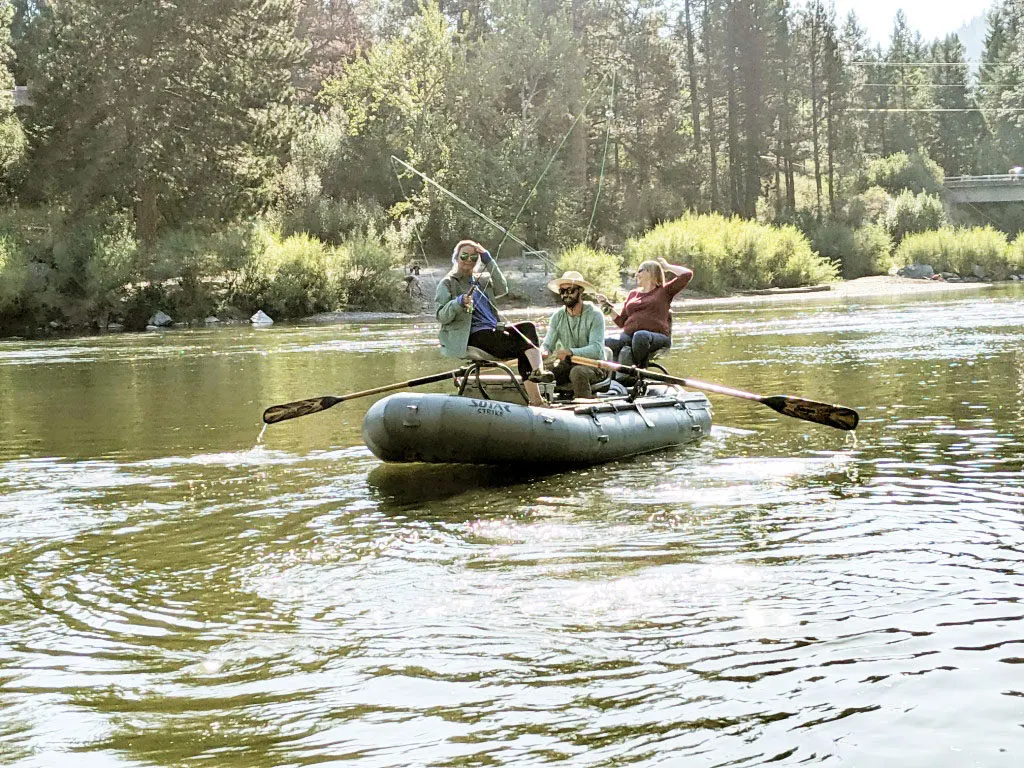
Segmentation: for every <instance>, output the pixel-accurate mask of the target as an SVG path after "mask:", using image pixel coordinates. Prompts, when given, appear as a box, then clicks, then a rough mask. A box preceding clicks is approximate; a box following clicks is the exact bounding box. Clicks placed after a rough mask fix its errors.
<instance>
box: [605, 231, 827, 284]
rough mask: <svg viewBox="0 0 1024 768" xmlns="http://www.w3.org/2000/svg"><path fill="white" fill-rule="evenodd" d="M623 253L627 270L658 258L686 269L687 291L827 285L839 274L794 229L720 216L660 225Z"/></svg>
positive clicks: (627, 245)
mask: <svg viewBox="0 0 1024 768" xmlns="http://www.w3.org/2000/svg"><path fill="white" fill-rule="evenodd" d="M625 255H626V262H627V264H629V265H630V266H631V267H635V265H637V264H639V263H640V262H641V261H643V260H644V259H657V258H664V259H665V260H666V261H668V262H669V263H672V264H683V265H685V266H689V267H691V268H692V269H693V271H694V278H693V281H692V282H691V287H693V288H695V289H697V290H702V291H707V292H709V293H713V294H724V293H727V292H729V291H732V290H744V289H747V290H749V289H758V288H769V287H777V288H793V287H796V286H801V285H811V284H817V283H824V282H831V281H833V280H835V279H836V278H837V276H838V271H839V270H838V267H837V266H836V265H835V264H834V263H832V262H831V261H828V260H827V259H824V258H822V257H820V256H818V255H817V254H815V253H814V252H813V251H812V250H811V245H810V243H809V242H808V240H807V238H806V237H805V236H804V235H803V234H802V233H800V231H799V230H797V229H796V228H795V227H792V226H783V227H773V226H768V225H765V224H759V223H757V222H752V221H745V220H743V219H739V218H736V217H733V218H726V217H724V216H721V215H719V214H710V215H701V216H696V215H692V214H687V215H686V216H683V217H682V218H681V219H677V220H675V221H671V222H667V223H665V224H661V225H659V226H657V227H655V228H654V229H653V230H651V231H650V232H648V233H647V234H646V235H644V236H643V237H640V238H636V239H632V240H630V241H628V242H627V243H626V254H625Z"/></svg>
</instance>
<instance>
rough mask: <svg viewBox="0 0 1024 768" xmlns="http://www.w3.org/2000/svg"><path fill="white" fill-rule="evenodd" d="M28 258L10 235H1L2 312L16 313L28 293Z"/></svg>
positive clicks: (0, 310)
mask: <svg viewBox="0 0 1024 768" xmlns="http://www.w3.org/2000/svg"><path fill="white" fill-rule="evenodd" d="M30 278H31V273H30V271H29V263H28V259H26V258H25V255H24V254H23V253H22V252H21V249H19V248H18V246H17V244H16V243H15V242H14V241H13V240H12V239H11V238H10V237H8V236H3V237H0V313H12V314H14V313H16V312H17V311H18V310H19V309H21V304H22V301H23V300H24V299H25V298H26V296H27V294H28V287H29V283H30Z"/></svg>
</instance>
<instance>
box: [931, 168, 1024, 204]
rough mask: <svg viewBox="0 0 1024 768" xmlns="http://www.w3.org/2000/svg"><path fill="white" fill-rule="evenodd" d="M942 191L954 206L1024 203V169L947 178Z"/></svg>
mask: <svg viewBox="0 0 1024 768" xmlns="http://www.w3.org/2000/svg"><path fill="white" fill-rule="evenodd" d="M1015 170H1016V169H1015ZM942 189H943V192H944V193H945V196H946V200H947V201H949V202H950V203H953V204H954V205H956V204H965V203H969V204H973V205H976V204H978V203H1018V202H1024V169H1020V172H1019V173H1014V172H1010V173H993V174H990V175H988V176H947V177H946V178H945V180H944V181H943V183H942Z"/></svg>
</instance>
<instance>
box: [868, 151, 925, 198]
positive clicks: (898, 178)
mask: <svg viewBox="0 0 1024 768" xmlns="http://www.w3.org/2000/svg"><path fill="white" fill-rule="evenodd" d="M942 179H943V172H942V168H941V167H940V166H939V164H938V163H936V162H935V161H934V160H932V159H931V158H929V157H928V156H927V155H926V154H924V153H923V152H920V151H916V152H911V153H910V154H908V153H906V152H897V153H895V154H892V155H888V156H886V157H880V158H879V159H877V160H875V161H873V162H871V163H870V164H869V165H868V168H867V171H866V172H865V174H864V179H863V181H862V183H861V188H862V189H868V188H870V187H881V188H882V189H884V190H885V191H886V192H888V193H889V194H891V195H898V194H899V193H901V192H903V191H904V190H909V191H910V192H913V193H915V194H916V193H918V192H927V193H929V194H935V193H937V192H939V191H940V190H941V189H942Z"/></svg>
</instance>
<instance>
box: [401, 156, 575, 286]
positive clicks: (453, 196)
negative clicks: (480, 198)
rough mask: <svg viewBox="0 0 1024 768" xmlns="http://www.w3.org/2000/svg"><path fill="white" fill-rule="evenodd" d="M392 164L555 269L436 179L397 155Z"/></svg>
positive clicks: (528, 245)
mask: <svg viewBox="0 0 1024 768" xmlns="http://www.w3.org/2000/svg"><path fill="white" fill-rule="evenodd" d="M391 162H392V164H395V163H397V164H399V165H401V166H402V167H403V168H405V169H406V170H407V171H409V172H410V173H414V174H416V175H417V176H419V177H420V178H421V179H423V180H424V181H425V182H427V184H430V185H431V186H432V187H435V188H437V189H438V190H439V191H440V192H442V193H443V194H445V195H447V196H448V197H450V198H451V199H452V200H454V201H455V202H457V203H458V204H459V205H462V206H464V207H465V208H466V210H468V211H470V212H471V213H473V214H475V215H476V216H479V217H480V218H481V219H483V220H484V221H485V222H487V223H488V224H490V225H491V226H492V227H494V228H495V229H496V230H498V231H499V232H501V233H502V235H504V237H505V239H508V240H512V241H513V242H514V243H516V244H518V245H519V246H521V247H522V248H523V250H525V251H529V252H530V253H532V254H533V255H535V256H537V257H538V258H540V259H541V260H542V261H543V262H545V263H546V264H547V265H548V266H550V267H552V268H554V266H555V263H554V262H553V261H551V260H550V259H548V258H547V257H545V256H542V255H541V251H538V250H537V249H536V248H534V247H533V246H532V245H530V244H529V243H527V242H526V241H525V240H523V239H521V238H519V237H516V236H515V235H514V234H512V233H511V232H509V231H508V230H507V229H506V228H505V227H503V226H501V224H499V223H498V222H496V221H495V220H494V219H492V218H491V217H490V216H488V215H487V214H485V213H484V212H483V211H480V210H479V209H477V208H474V207H473V206H472V205H470V204H469V203H468V202H466V201H465V200H463V199H462V198H461V197H459V196H458V195H456V194H455V193H454V192H452V191H451V190H450V189H447V188H446V187H444V186H443V185H442V184H440V183H439V182H437V181H435V180H434V179H432V178H430V177H429V176H427V174H425V173H423V172H422V171H419V170H417V169H416V168H414V167H413V166H411V165H409V163H407V162H405V160H402V159H401V158H400V157H396V156H395V155H392V156H391ZM499 247H500V246H499Z"/></svg>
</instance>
